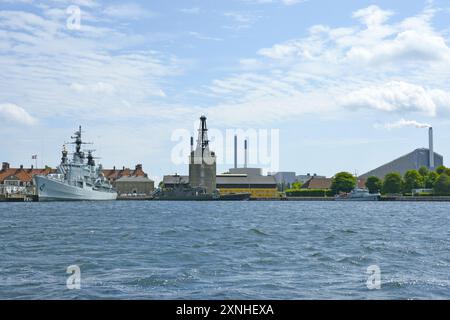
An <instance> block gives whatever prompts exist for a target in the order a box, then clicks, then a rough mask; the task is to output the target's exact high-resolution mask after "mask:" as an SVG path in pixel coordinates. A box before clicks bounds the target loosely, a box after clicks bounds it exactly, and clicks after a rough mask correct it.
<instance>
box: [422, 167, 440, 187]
mask: <svg viewBox="0 0 450 320" xmlns="http://www.w3.org/2000/svg"><path fill="white" fill-rule="evenodd" d="M438 178H439V175H438V174H437V173H436V172H434V171H430V172H428V174H427V176H426V177H425V188H427V189H433V188H434V184H435V183H436V180H437V179H438Z"/></svg>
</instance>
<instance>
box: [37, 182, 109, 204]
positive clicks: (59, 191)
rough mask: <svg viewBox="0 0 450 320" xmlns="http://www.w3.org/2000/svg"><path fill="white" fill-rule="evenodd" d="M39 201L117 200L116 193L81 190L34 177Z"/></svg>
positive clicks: (88, 189)
mask: <svg viewBox="0 0 450 320" xmlns="http://www.w3.org/2000/svg"><path fill="white" fill-rule="evenodd" d="M34 180H35V185H36V190H37V195H38V201H109V200H116V199H117V193H116V192H115V191H111V192H109V191H98V190H94V189H92V188H89V187H85V188H79V187H76V186H71V185H68V184H66V183H64V182H60V181H56V180H53V179H49V178H47V177H44V176H36V177H34Z"/></svg>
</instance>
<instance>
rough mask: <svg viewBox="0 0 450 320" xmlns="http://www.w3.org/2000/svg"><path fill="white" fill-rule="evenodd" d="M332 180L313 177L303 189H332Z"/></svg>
mask: <svg viewBox="0 0 450 320" xmlns="http://www.w3.org/2000/svg"><path fill="white" fill-rule="evenodd" d="M332 180H333V179H331V178H320V177H312V178H311V179H309V180H308V181H306V182H305V183H304V184H303V185H302V189H330V188H331V182H332Z"/></svg>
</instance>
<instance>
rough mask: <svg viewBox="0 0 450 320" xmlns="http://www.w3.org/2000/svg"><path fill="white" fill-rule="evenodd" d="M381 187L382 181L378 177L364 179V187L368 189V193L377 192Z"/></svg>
mask: <svg viewBox="0 0 450 320" xmlns="http://www.w3.org/2000/svg"><path fill="white" fill-rule="evenodd" d="M382 187H383V181H381V179H380V178H378V177H374V176H371V177H368V178H367V181H366V188H367V189H369V192H370V193H378V192H380V191H381V188H382Z"/></svg>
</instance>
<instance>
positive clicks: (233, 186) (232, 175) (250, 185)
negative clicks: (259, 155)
mask: <svg viewBox="0 0 450 320" xmlns="http://www.w3.org/2000/svg"><path fill="white" fill-rule="evenodd" d="M261 171H262V170H261V169H257V168H239V169H237V170H233V169H231V170H230V171H229V172H227V173H223V174H220V175H217V189H218V190H219V192H220V194H230V193H250V194H251V198H256V199H257V198H274V197H277V195H278V189H277V182H276V181H275V178H274V177H273V176H264V175H262V172H261Z"/></svg>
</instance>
